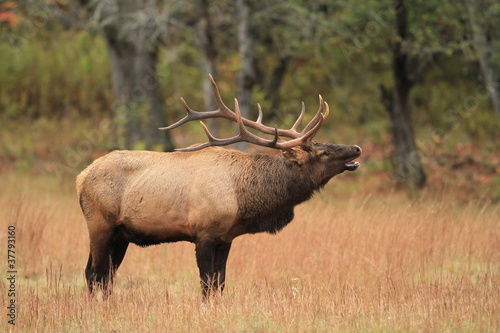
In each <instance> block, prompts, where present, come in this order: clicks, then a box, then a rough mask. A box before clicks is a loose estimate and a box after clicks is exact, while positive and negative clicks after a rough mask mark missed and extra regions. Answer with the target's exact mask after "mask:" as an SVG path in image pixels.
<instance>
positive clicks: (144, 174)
mask: <svg viewBox="0 0 500 333" xmlns="http://www.w3.org/2000/svg"><path fill="white" fill-rule="evenodd" d="M210 80H211V82H212V87H213V91H214V94H215V97H216V102H217V105H218V108H217V109H216V110H214V111H204V112H198V111H193V110H192V109H191V108H190V107H189V106H188V105H187V104H186V102H185V101H184V99H182V98H181V102H182V104H183V105H184V107H185V108H186V110H187V116H186V117H184V118H183V119H181V120H180V121H178V122H176V123H175V124H173V125H171V126H168V127H164V128H160V130H170V129H173V128H176V127H178V126H181V125H182V124H185V123H187V122H189V121H192V120H202V119H208V118H215V117H220V118H226V119H229V120H231V121H234V122H236V123H237V124H238V127H239V134H238V135H236V136H234V137H231V138H227V139H218V138H215V137H214V136H213V135H212V134H211V133H210V132H209V130H208V129H207V128H206V126H205V125H204V124H203V122H202V125H203V128H204V130H205V132H206V134H207V136H208V142H206V143H203V144H199V145H196V146H191V147H188V148H183V149H178V150H179V151H177V152H171V153H167V152H152V151H126V150H119V151H113V152H111V153H109V154H107V155H105V156H103V157H100V158H99V159H97V160H95V161H94V162H93V163H92V164H91V165H90V166H88V167H87V168H86V169H85V170H84V171H82V172H81V173H80V174H79V175H78V177H77V179H76V187H77V192H78V197H79V199H80V206H81V208H82V211H83V215H84V216H85V219H86V221H87V225H88V230H89V237H90V255H89V258H88V263H87V267H86V268H85V275H86V279H87V284H88V288H89V290H90V293H91V294H92V292H93V291H94V290H96V289H101V290H103V291H104V292H105V294H107V293H109V289H110V288H109V287H110V286H111V284H112V280H113V276H114V274H115V272H116V270H117V269H118V266H120V263H121V262H122V260H123V257H124V255H125V252H126V250H127V247H128V245H129V243H134V244H137V245H139V246H148V245H153V244H159V243H167V242H177V241H189V242H192V243H194V244H195V246H196V262H197V265H198V268H199V272H200V279H201V285H202V293H203V296H204V297H207V296H208V295H209V294H210V293H212V292H214V291H222V290H223V289H224V281H225V278H226V261H227V257H228V254H229V250H230V248H231V242H232V241H233V240H234V239H235V238H236V237H238V236H240V235H244V234H253V233H258V232H268V233H271V234H275V233H277V232H278V231H280V230H281V229H282V228H283V227H284V226H285V225H287V224H288V223H289V222H290V221H291V220H292V219H293V215H294V212H293V210H294V207H295V206H296V205H298V204H300V203H301V202H304V201H306V200H308V199H309V198H311V196H312V194H313V192H314V191H317V190H320V189H321V188H322V187H323V186H324V185H325V184H326V183H327V182H328V181H329V180H330V179H331V178H332V177H334V176H335V175H338V174H340V173H342V172H344V171H345V170H348V171H353V170H356V168H357V167H358V166H359V163H358V162H353V160H354V159H355V158H357V157H358V156H360V154H361V148H359V147H358V146H347V145H339V144H329V143H317V142H315V141H313V140H312V139H313V138H314V136H315V135H316V133H318V131H319V129H320V128H321V126H322V125H323V124H324V122H325V120H326V119H327V117H328V113H329V108H328V104H327V103H326V102H324V101H323V100H322V98H321V96H320V106H319V110H318V112H317V114H316V115H315V117H314V118H313V119H312V120H311V121H310V122H309V123H308V124H307V125H306V126H305V128H304V129H303V130H302V131H300V132H299V129H298V128H299V125H300V122H301V120H302V118H303V117H304V111H305V110H304V104H303V103H302V111H301V113H300V116H299V117H298V119H297V121H296V122H295V124H294V125H293V126H292V128H291V129H278V128H277V127H268V126H265V125H263V124H262V110H261V108H260V105H259V117H258V119H257V121H252V120H249V119H246V118H243V117H242V116H241V114H240V110H239V106H238V101H237V100H236V99H235V107H234V111H232V110H231V109H229V108H228V107H227V106H226V105H225V104H224V102H223V101H222V99H221V96H220V94H219V90H218V88H217V85H216V83H215V82H214V80H213V79H212V77H211V76H210ZM247 127H249V128H253V129H256V130H258V131H260V132H262V133H265V134H270V135H273V136H274V138H273V139H264V138H262V137H260V136H258V135H256V134H253V133H252V132H250V131H249V130H248V129H247ZM280 137H286V138H288V139H289V140H288V141H285V140H283V139H280ZM241 141H246V142H249V143H252V144H256V145H259V146H264V147H269V148H274V149H279V150H280V151H281V154H257V153H243V152H240V151H237V150H229V149H224V148H220V147H218V146H224V145H229V144H232V143H236V142H241Z"/></svg>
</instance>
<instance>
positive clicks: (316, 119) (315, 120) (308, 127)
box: [301, 95, 324, 133]
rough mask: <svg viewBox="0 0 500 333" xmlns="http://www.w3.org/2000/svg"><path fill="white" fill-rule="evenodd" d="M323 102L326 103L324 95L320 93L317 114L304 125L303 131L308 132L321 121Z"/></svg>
mask: <svg viewBox="0 0 500 333" xmlns="http://www.w3.org/2000/svg"><path fill="white" fill-rule="evenodd" d="M323 104H324V101H323V97H321V95H319V109H318V112H317V113H316V115H315V116H314V118H313V119H311V121H310V122H309V123H308V124H307V125H306V127H304V129H303V130H302V132H301V133H306V132H308V131H310V130H311V129H312V128H313V127H314V126H316V124H317V123H318V122H320V121H321V118H322V112H323Z"/></svg>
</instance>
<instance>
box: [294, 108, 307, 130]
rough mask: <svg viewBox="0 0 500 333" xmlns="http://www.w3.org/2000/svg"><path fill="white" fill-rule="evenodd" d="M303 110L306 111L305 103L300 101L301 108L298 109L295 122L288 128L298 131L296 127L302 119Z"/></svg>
mask: <svg viewBox="0 0 500 333" xmlns="http://www.w3.org/2000/svg"><path fill="white" fill-rule="evenodd" d="M305 112H306V105H305V103H304V102H302V110H301V111H300V115H299V117H298V118H297V120H296V121H295V123H294V124H293V126H292V128H290V131H295V132H297V133H298V132H299V131H298V127H299V125H300V123H301V122H302V119H304V114H305Z"/></svg>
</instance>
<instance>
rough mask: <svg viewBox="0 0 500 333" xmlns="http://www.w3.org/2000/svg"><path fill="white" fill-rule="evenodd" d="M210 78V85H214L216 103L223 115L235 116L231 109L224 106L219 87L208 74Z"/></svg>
mask: <svg viewBox="0 0 500 333" xmlns="http://www.w3.org/2000/svg"><path fill="white" fill-rule="evenodd" d="M208 77H209V79H210V83H211V84H212V90H213V92H214V96H215V101H216V102H217V105H218V106H219V110H220V111H221V112H223V113H228V114H231V115H234V112H233V111H232V110H231V109H230V108H228V107H227V105H226V104H224V101H223V100H222V97H221V96H220V92H219V87H218V86H217V83H215V80H214V78H213V77H212V74H208Z"/></svg>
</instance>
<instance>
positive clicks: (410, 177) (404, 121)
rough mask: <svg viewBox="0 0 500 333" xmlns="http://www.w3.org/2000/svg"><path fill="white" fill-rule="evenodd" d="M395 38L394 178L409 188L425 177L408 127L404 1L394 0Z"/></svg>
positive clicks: (419, 183) (417, 185) (411, 132)
mask: <svg viewBox="0 0 500 333" xmlns="http://www.w3.org/2000/svg"><path fill="white" fill-rule="evenodd" d="M394 9H395V13H396V32H397V39H396V41H395V42H394V45H393V61H392V70H393V76H394V87H393V93H392V98H393V100H392V103H388V105H390V107H389V108H388V111H389V116H390V120H391V132H392V140H393V144H394V164H395V167H396V181H397V182H398V183H401V184H406V185H407V186H408V187H409V188H410V189H415V188H421V187H423V186H424V185H425V182H426V176H425V173H424V171H423V169H422V165H421V161H420V157H419V155H418V152H417V149H416V145H415V140H414V134H413V130H412V126H411V115H410V105H409V94H410V89H411V87H412V82H411V80H410V78H409V73H408V54H407V51H405V50H404V48H403V43H404V42H405V40H406V39H407V37H408V22H407V13H406V7H405V1H404V0H395V1H394Z"/></svg>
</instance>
